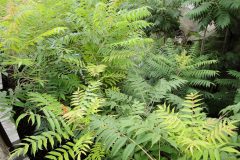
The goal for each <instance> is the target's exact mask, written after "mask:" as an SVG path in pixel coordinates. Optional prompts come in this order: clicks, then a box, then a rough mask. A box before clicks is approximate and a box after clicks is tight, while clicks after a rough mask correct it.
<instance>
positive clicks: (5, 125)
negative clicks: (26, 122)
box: [0, 73, 29, 160]
mask: <svg viewBox="0 0 240 160" xmlns="http://www.w3.org/2000/svg"><path fill="white" fill-rule="evenodd" d="M2 89H3V85H2V75H1V73H0V90H2ZM0 107H1V106H0ZM0 114H1V113H0ZM0 142H1V143H0V144H1V145H0V147H1V148H0V154H1V150H2V151H5V152H4V153H7V154H9V152H7V151H9V150H11V149H14V145H15V144H17V143H19V142H20V138H19V135H18V132H17V129H16V126H15V124H14V123H13V122H12V120H11V118H7V119H4V120H3V121H0ZM3 142H4V143H3ZM4 147H5V148H4ZM4 156H5V155H4ZM6 156H8V155H6ZM0 158H1V156H0ZM6 159H8V158H7V157H5V159H0V160H6ZM14 160H29V158H28V157H16V158H14Z"/></svg>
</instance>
